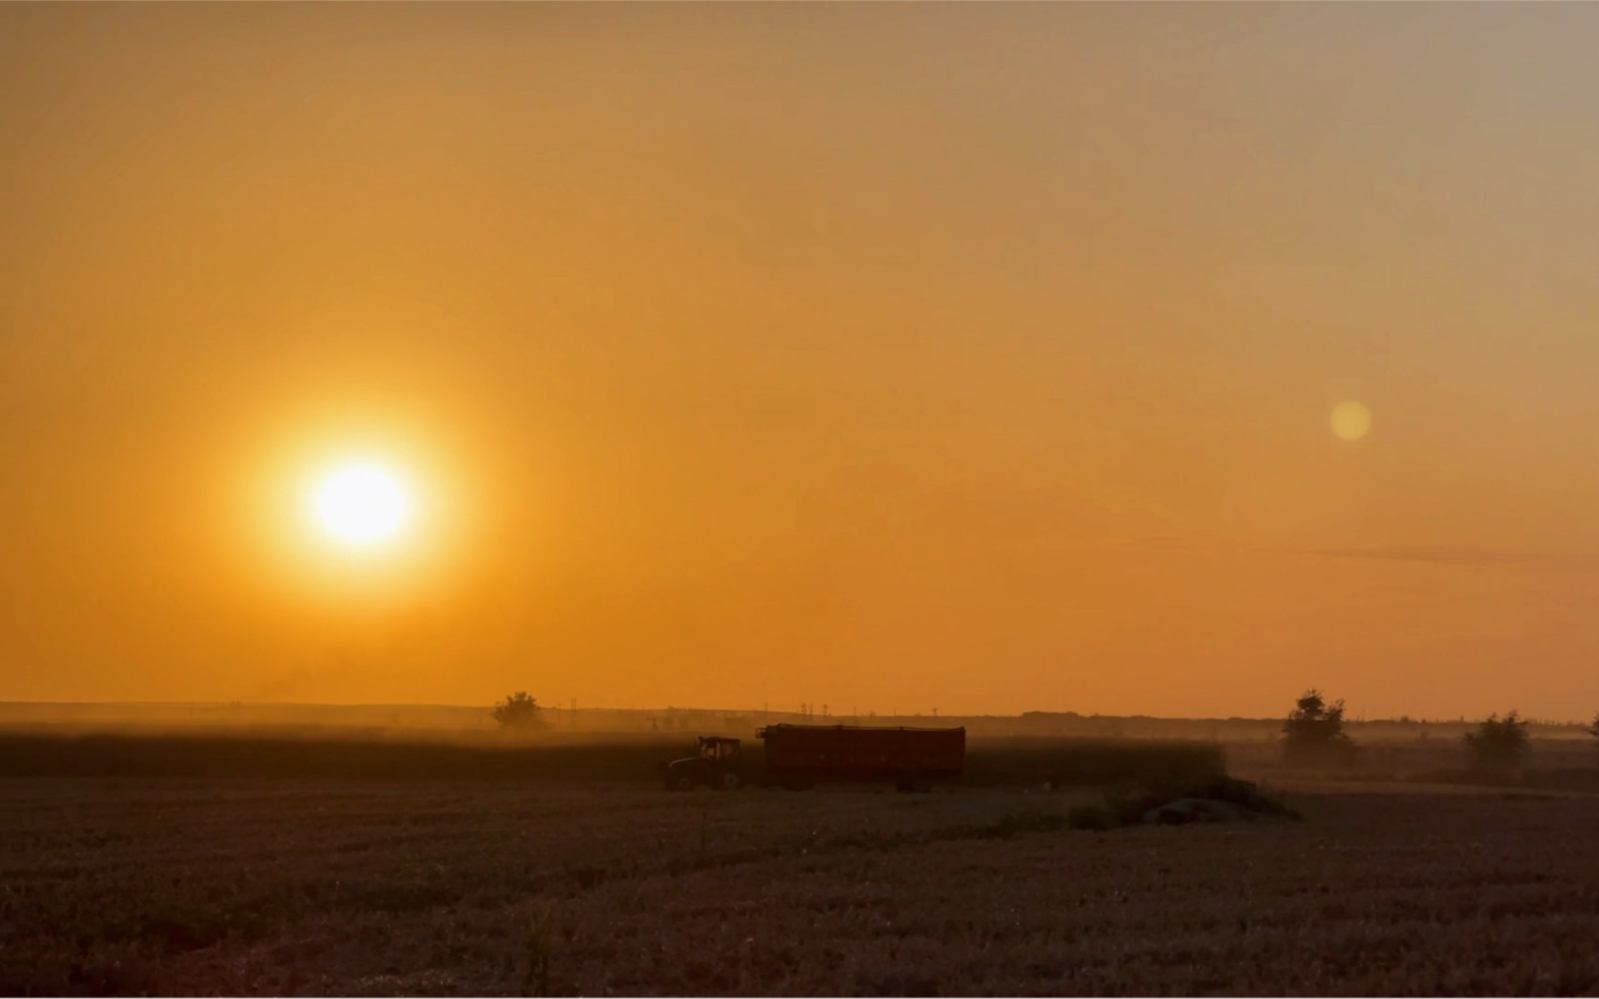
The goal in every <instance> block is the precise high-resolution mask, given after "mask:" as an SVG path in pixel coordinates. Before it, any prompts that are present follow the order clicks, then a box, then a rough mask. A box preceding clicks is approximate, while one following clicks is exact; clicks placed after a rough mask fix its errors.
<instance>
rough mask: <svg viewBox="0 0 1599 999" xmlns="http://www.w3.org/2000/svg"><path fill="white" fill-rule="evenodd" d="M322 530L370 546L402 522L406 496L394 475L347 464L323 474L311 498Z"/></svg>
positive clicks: (395, 529)
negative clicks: (324, 475)
mask: <svg viewBox="0 0 1599 999" xmlns="http://www.w3.org/2000/svg"><path fill="white" fill-rule="evenodd" d="M313 506H314V508H315V510H316V516H317V520H318V522H319V523H320V524H321V525H322V529H323V530H325V531H327V533H328V534H330V535H332V536H333V537H334V538H337V539H338V540H340V541H343V542H347V543H349V544H356V545H369V544H373V543H376V542H379V541H383V540H384V539H386V538H389V537H392V536H393V535H394V533H395V532H396V531H398V530H399V529H400V527H401V526H402V525H403V524H404V523H405V520H406V516H407V514H408V513H409V508H410V503H409V497H408V496H407V495H406V490H405V487H404V486H403V485H402V484H401V483H400V480H399V479H397V478H396V477H395V476H394V475H392V474H390V473H389V472H388V471H387V470H385V469H383V468H382V467H380V466H377V465H372V464H360V465H346V466H344V467H342V468H339V469H336V470H334V471H333V472H331V473H329V474H328V475H327V476H326V477H324V478H323V479H322V480H321V481H320V482H319V483H318V484H317V486H316V493H315V496H314V497H313Z"/></svg>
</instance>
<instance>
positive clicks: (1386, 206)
mask: <svg viewBox="0 0 1599 999" xmlns="http://www.w3.org/2000/svg"><path fill="white" fill-rule="evenodd" d="M1595 51H1599V6H1594V5H1558V6H1543V5H1540V6H1536V7H1532V6H1510V5H1503V6H1475V5H1473V6H1466V5H1449V6H1443V5H1422V6H1375V5H1338V6H1309V5H1240V6H1227V7H1221V6H1206V5H1183V6H1164V5H1162V6H1157V5H1131V6H1101V5H1082V6H1078V5H1025V6H995V5H982V6H977V5H973V6H923V5H916V6H911V5H893V6H832V5H827V6H822V5H816V6H803V7H801V6H770V5H759V6H753V5H752V6H678V5H659V6H656V5H652V6H614V5H607V6H566V5H562V6H550V7H534V6H509V5H504V6H502V5H494V6H462V5H449V6H442V5H441V6H399V5H395V6H378V5H352V6H299V5H295V6H288V5H283V6H276V5H274V6H239V5H214V6H198V5H185V6H154V5H125V6H87V5H64V6H37V5H19V4H13V5H5V6H4V7H0V699H9V700H70V701H94V700H139V701H153V700H206V701H213V700H242V701H318V702H436V703H458V704H475V703H485V704H486V703H488V702H489V701H491V700H493V699H494V698H496V697H498V696H501V695H503V694H505V693H506V692H507V691H509V690H515V689H527V690H529V691H530V692H533V693H534V694H536V695H538V696H539V697H541V698H543V699H546V700H554V701H560V702H562V703H565V702H567V701H568V699H570V698H576V699H577V701H578V703H579V705H580V706H583V705H590V706H599V705H607V706H617V707H627V706H630V705H637V706H640V707H643V706H661V705H667V704H674V705H680V706H681V705H696V706H704V707H728V708H737V707H752V706H753V707H759V706H761V705H762V704H770V705H771V707H772V708H773V709H774V710H776V709H780V708H781V709H785V710H792V709H794V708H795V707H797V706H798V704H799V703H800V702H802V701H804V702H812V703H815V704H818V705H820V704H823V703H827V704H829V705H831V706H832V709H833V711H834V712H835V713H838V712H840V711H845V710H850V709H855V708H858V709H859V710H860V711H862V712H865V711H868V710H875V711H878V712H889V711H899V712H901V713H904V712H912V711H930V710H932V708H934V707H937V708H939V709H940V712H941V713H944V714H955V713H977V712H994V713H999V712H1005V713H1013V712H1019V711H1025V710H1059V711H1064V710H1075V711H1080V712H1084V713H1088V712H1104V713H1118V714H1127V713H1145V714H1157V715H1181V716H1194V715H1222V716H1227V715H1276V714H1282V713H1285V712H1286V710H1287V709H1288V708H1289V707H1290V706H1291V701H1292V699H1293V697H1294V696H1295V695H1297V694H1298V693H1299V692H1300V691H1301V690H1303V689H1304V688H1306V687H1308V686H1312V685H1314V686H1319V687H1322V688H1323V689H1326V690H1327V691H1329V692H1330V693H1331V694H1332V695H1334V696H1338V697H1344V698H1346V699H1347V701H1348V703H1349V706H1350V709H1351V711H1352V712H1353V713H1354V714H1357V715H1359V714H1362V713H1364V714H1365V715H1367V716H1368V717H1376V716H1383V715H1399V714H1401V713H1405V714H1410V715H1424V716H1430V717H1442V716H1447V717H1455V716H1457V715H1462V714H1464V715H1467V716H1473V715H1479V714H1486V713H1487V712H1489V711H1504V710H1506V709H1510V708H1519V709H1521V710H1522V711H1523V712H1524V713H1526V714H1531V715H1535V716H1540V717H1549V718H1579V717H1583V718H1588V717H1592V715H1593V713H1594V712H1595V711H1596V710H1599V613H1596V609H1599V59H1595V58H1594V53H1595ZM1346 402H1354V403H1359V404H1360V405H1362V406H1364V407H1365V408H1366V409H1365V412H1368V413H1369V414H1370V426H1369V430H1368V431H1367V432H1366V433H1364V435H1363V436H1362V435H1358V434H1346V435H1345V436H1354V437H1355V439H1353V440H1348V439H1344V437H1343V436H1340V435H1339V434H1338V433H1335V425H1336V426H1337V427H1338V428H1342V429H1345V430H1348V429H1349V427H1350V424H1349V423H1348V422H1347V420H1344V422H1339V421H1338V420H1335V419H1334V412H1335V407H1338V406H1339V404H1340V403H1346ZM1341 412H1342V416H1341V417H1340V419H1343V418H1344V417H1347V416H1348V414H1349V411H1348V410H1344V411H1341ZM1357 422H1358V421H1357ZM1355 429H1356V430H1358V429H1360V428H1359V427H1356V428H1355ZM363 470H364V471H363ZM341 474H343V475H345V476H346V478H345V479H344V480H337V481H335V480H333V479H330V478H329V477H330V476H338V475H341ZM352 476H353V478H352ZM362 476H367V478H365V479H363V478H362ZM368 481H371V482H378V483H379V488H380V491H381V490H382V489H391V488H392V490H393V502H394V503H395V504H400V503H401V502H402V500H403V517H402V516H401V512H400V507H399V506H398V505H396V506H395V507H394V524H395V525H398V526H395V528H394V533H393V534H387V533H386V532H385V533H383V536H382V537H377V538H375V539H366V538H361V537H355V538H354V539H353V540H352V538H351V537H343V536H340V535H339V533H338V531H337V530H332V528H330V525H334V526H335V527H336V526H337V524H338V523H339V521H338V517H339V516H340V515H341V514H339V513H338V511H337V510H333V507H331V506H329V504H333V505H334V506H336V505H337V503H338V502H342V500H340V496H342V495H344V494H340V493H338V489H339V488H342V487H341V485H340V482H342V483H343V484H344V485H346V486H347V485H349V483H351V482H354V483H356V484H357V486H359V485H360V483H362V482H368ZM352 488H354V487H352ZM319 490H321V491H320V492H319ZM329 490H332V492H329ZM357 491H359V490H357ZM384 495H388V494H387V493H385V494H384ZM330 497H331V498H330ZM385 502H387V501H385ZM319 503H321V504H322V505H321V506H318V504H319ZM330 510H331V511H332V512H330ZM357 515H359V511H357ZM330 530H332V533H330Z"/></svg>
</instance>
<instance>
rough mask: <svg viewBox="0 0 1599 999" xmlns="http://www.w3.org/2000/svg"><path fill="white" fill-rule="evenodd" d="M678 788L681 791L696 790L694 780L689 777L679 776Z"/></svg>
mask: <svg viewBox="0 0 1599 999" xmlns="http://www.w3.org/2000/svg"><path fill="white" fill-rule="evenodd" d="M677 789H678V790H679V791H692V790H694V781H693V780H692V779H690V778H688V777H679V778H678V779H677Z"/></svg>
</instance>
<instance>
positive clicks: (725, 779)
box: [664, 735, 744, 791]
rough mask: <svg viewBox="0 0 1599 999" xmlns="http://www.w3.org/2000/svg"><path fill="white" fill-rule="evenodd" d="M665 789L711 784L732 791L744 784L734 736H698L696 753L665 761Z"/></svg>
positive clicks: (739, 754)
mask: <svg viewBox="0 0 1599 999" xmlns="http://www.w3.org/2000/svg"><path fill="white" fill-rule="evenodd" d="M664 769H665V770H666V789H667V790H668V791H692V790H694V788H696V787H714V788H721V789H723V790H727V791H732V790H736V789H737V788H739V787H741V786H743V784H744V755H743V754H742V753H741V752H739V742H738V740H737V739H725V738H723V737H721V736H718V735H702V736H700V752H699V755H698V756H685V757H684V758H683V759H681V760H673V761H672V762H670V763H668V764H665V767H664Z"/></svg>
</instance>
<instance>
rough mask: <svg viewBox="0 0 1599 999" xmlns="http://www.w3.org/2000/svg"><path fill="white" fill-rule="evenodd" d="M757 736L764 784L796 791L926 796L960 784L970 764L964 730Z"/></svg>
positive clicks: (782, 730) (828, 729) (850, 729)
mask: <svg viewBox="0 0 1599 999" xmlns="http://www.w3.org/2000/svg"><path fill="white" fill-rule="evenodd" d="M756 734H757V735H758V736H760V738H761V739H762V740H763V741H764V742H765V744H766V771H765V773H764V774H763V776H762V782H763V783H766V784H780V785H782V786H783V787H786V788H789V789H791V790H796V791H803V790H808V789H810V788H812V787H815V786H816V785H817V784H818V783H821V782H835V781H848V782H853V783H883V784H893V785H895V786H896V787H898V788H899V789H900V790H901V791H925V790H930V789H931V788H932V785H933V784H934V782H937V781H948V780H958V779H959V778H960V775H961V772H962V770H964V769H965V764H966V730H965V729H964V728H857V727H855V726H850V725H768V726H766V727H765V728H763V729H761V730H760V731H759V732H757V733H756Z"/></svg>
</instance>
